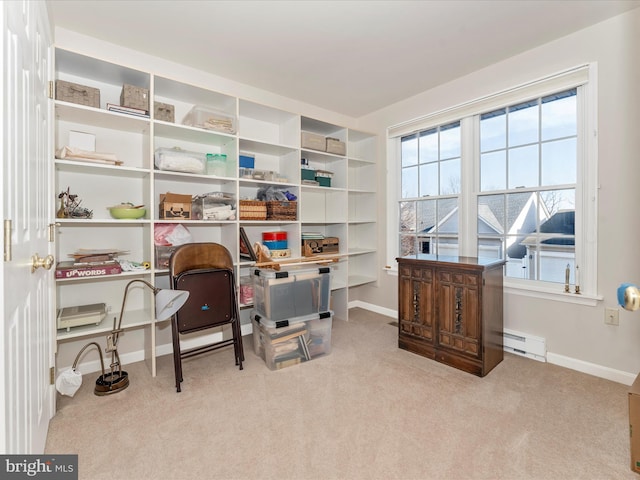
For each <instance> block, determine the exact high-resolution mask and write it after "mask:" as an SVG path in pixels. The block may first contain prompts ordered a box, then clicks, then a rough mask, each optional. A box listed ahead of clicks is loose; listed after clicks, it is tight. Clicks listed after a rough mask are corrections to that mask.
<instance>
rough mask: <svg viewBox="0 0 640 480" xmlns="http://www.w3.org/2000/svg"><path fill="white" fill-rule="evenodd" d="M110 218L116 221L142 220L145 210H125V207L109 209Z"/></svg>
mask: <svg viewBox="0 0 640 480" xmlns="http://www.w3.org/2000/svg"><path fill="white" fill-rule="evenodd" d="M109 212H110V213H111V216H112V217H113V218H117V219H120V220H122V219H136V218H142V217H144V216H145V214H146V213H147V209H146V208H127V207H111V208H110V209H109Z"/></svg>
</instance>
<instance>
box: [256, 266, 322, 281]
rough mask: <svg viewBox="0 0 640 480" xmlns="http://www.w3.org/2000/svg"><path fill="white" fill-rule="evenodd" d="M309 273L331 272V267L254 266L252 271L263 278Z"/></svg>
mask: <svg viewBox="0 0 640 480" xmlns="http://www.w3.org/2000/svg"><path fill="white" fill-rule="evenodd" d="M310 273H318V274H325V273H331V267H315V268H297V267H289V268H283V269H282V270H279V271H276V270H272V269H270V268H256V269H255V270H254V272H253V274H254V275H256V276H258V277H265V278H288V277H290V276H295V275H306V274H310Z"/></svg>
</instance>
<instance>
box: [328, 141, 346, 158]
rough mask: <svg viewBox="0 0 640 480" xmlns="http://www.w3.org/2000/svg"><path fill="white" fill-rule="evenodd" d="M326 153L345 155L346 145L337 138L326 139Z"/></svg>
mask: <svg viewBox="0 0 640 480" xmlns="http://www.w3.org/2000/svg"><path fill="white" fill-rule="evenodd" d="M327 153H334V154H336V155H345V154H346V153H347V145H346V144H345V143H344V142H342V141H340V140H338V139H337V138H330V137H327Z"/></svg>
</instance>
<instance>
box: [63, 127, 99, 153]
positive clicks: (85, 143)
mask: <svg viewBox="0 0 640 480" xmlns="http://www.w3.org/2000/svg"><path fill="white" fill-rule="evenodd" d="M69 146H70V147H73V148H79V149H80V150H85V151H87V152H95V151H96V136H95V135H94V134H93V133H87V132H76V131H75V130H70V131H69Z"/></svg>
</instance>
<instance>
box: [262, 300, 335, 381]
mask: <svg viewBox="0 0 640 480" xmlns="http://www.w3.org/2000/svg"><path fill="white" fill-rule="evenodd" d="M250 316H251V323H252V327H253V351H254V352H255V354H256V355H258V356H259V357H260V358H262V359H263V360H264V362H265V364H266V365H267V367H269V368H270V369H271V370H278V369H281V368H285V367H289V366H291V365H297V364H299V363H302V362H306V361H309V360H313V359H314V358H317V357H320V356H323V355H328V354H329V353H331V327H332V324H333V312H324V313H319V314H314V315H307V316H305V317H298V318H295V319H291V320H290V323H289V325H287V326H284V327H280V328H276V327H272V326H268V324H269V322H268V320H267V319H265V318H264V317H262V316H261V315H260V314H258V313H256V311H255V310H252V311H251V315H250Z"/></svg>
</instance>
